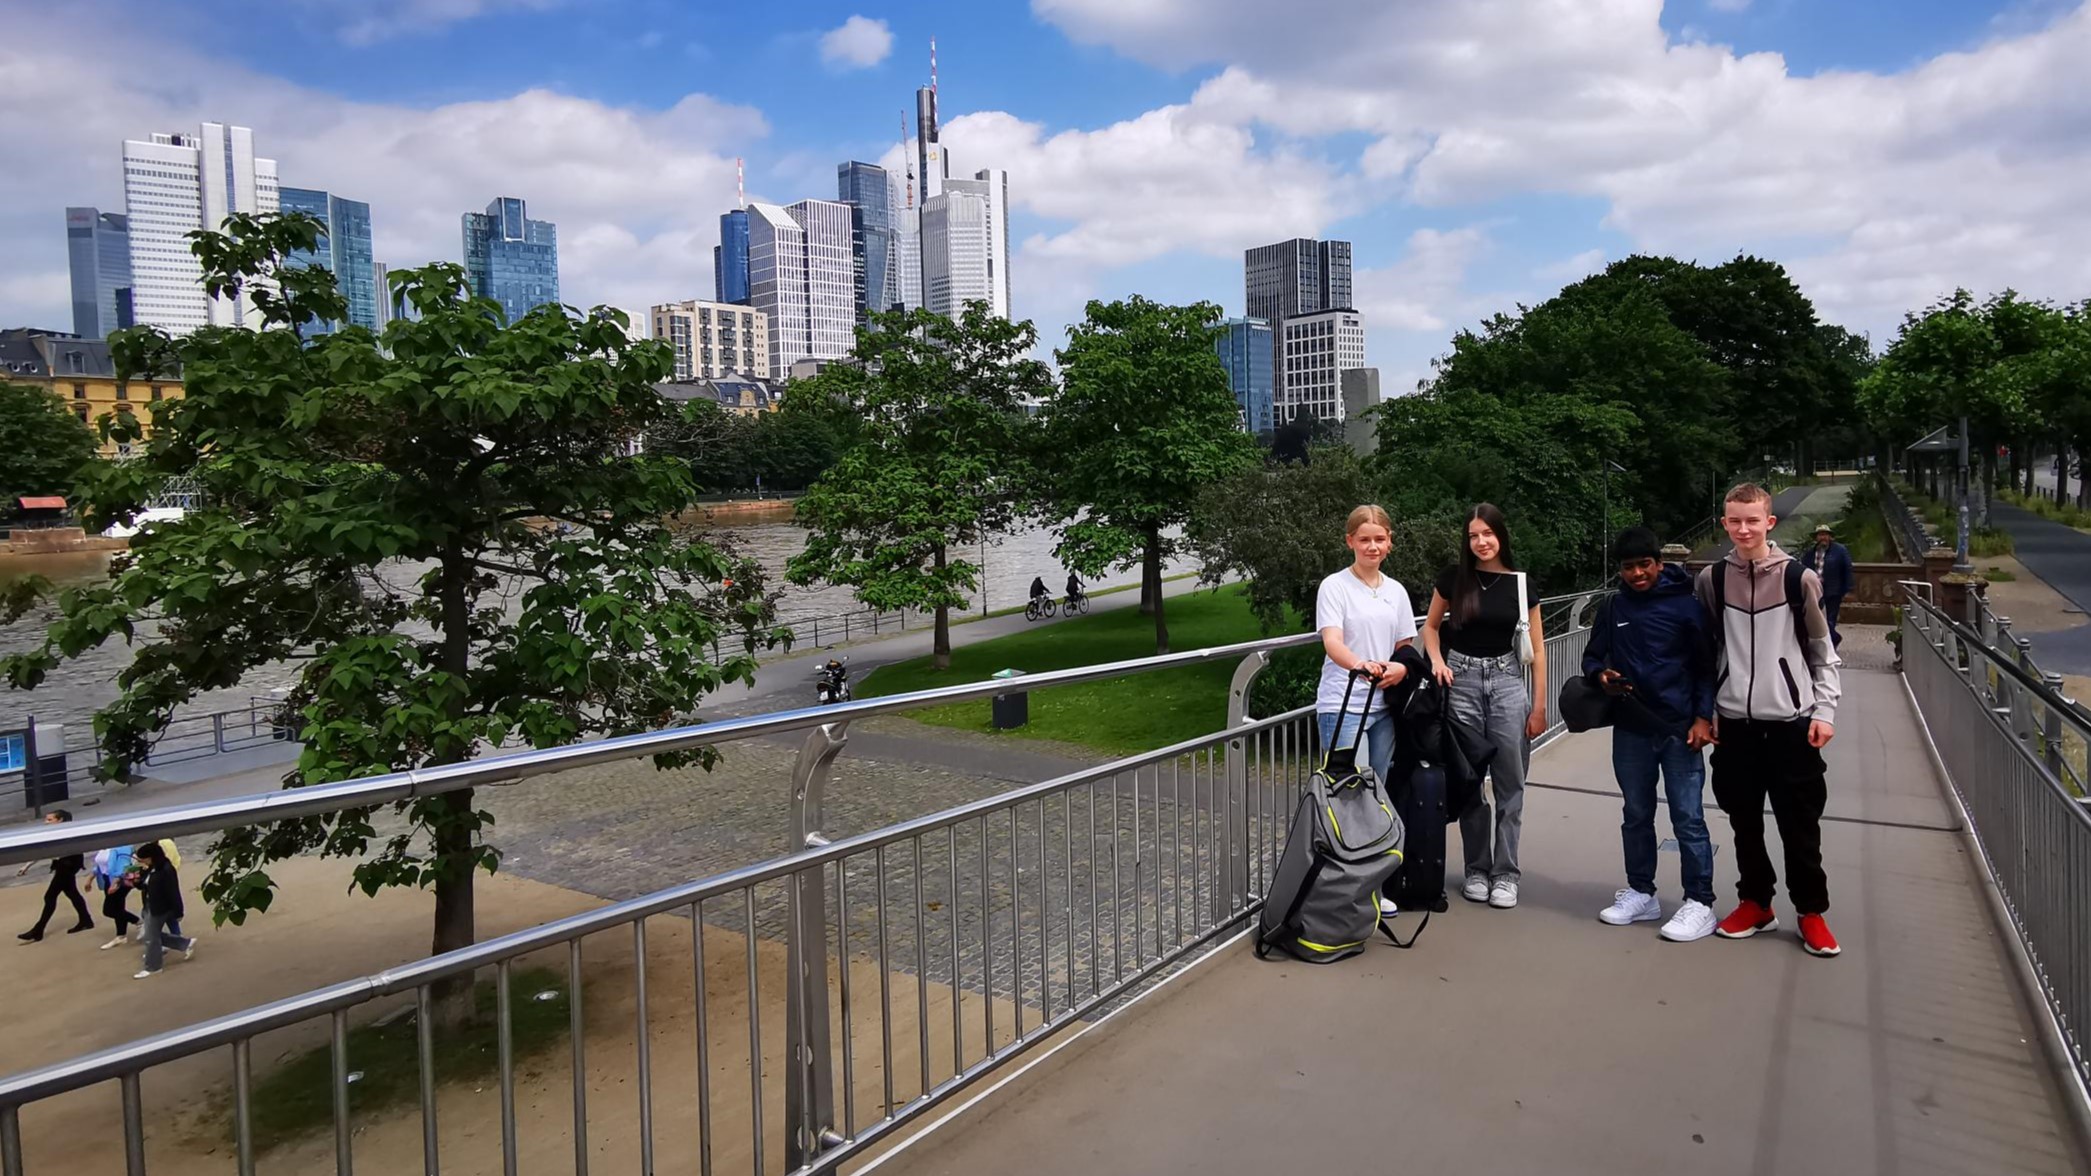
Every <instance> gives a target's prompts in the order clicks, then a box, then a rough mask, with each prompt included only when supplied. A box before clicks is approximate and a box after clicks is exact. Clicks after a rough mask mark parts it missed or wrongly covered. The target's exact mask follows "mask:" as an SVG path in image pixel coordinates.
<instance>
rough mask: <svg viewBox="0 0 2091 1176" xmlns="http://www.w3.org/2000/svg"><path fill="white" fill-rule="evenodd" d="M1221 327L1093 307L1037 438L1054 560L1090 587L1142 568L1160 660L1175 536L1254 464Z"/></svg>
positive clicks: (1062, 355) (1208, 317)
mask: <svg viewBox="0 0 2091 1176" xmlns="http://www.w3.org/2000/svg"><path fill="white" fill-rule="evenodd" d="M1219 320H1220V308H1219V307H1217V306H1214V305H1212V304H1211V303H1209V302H1200V303H1197V304H1195V305H1191V306H1166V305H1162V304H1160V303H1156V302H1150V301H1148V300H1147V299H1145V298H1141V297H1139V296H1137V295H1136V296H1134V297H1133V298H1131V299H1129V300H1127V301H1123V302H1109V303H1106V302H1091V303H1090V304H1089V306H1088V309H1087V313H1086V315H1085V317H1084V320H1083V321H1082V322H1080V323H1078V324H1076V325H1075V326H1074V327H1073V328H1072V329H1070V330H1069V332H1068V341H1067V346H1066V347H1065V348H1063V349H1061V350H1060V351H1059V352H1058V353H1057V355H1058V359H1059V361H1060V373H1061V385H1062V386H1061V388H1060V391H1059V393H1058V394H1057V395H1056V396H1054V397H1053V399H1052V400H1051V401H1050V402H1049V403H1048V404H1047V405H1046V408H1045V413H1044V429H1043V431H1042V432H1041V434H1040V441H1041V443H1042V445H1043V450H1042V452H1043V453H1044V454H1045V455H1046V456H1045V457H1044V458H1042V460H1041V465H1042V466H1043V467H1044V478H1043V483H1042V485H1043V488H1044V490H1045V507H1046V511H1047V515H1048V517H1049V518H1051V519H1052V520H1053V521H1054V522H1055V523H1056V525H1057V526H1058V527H1059V530H1060V544H1059V547H1058V548H1057V552H1056V553H1057V554H1058V555H1059V557H1060V559H1061V560H1062V561H1063V562H1065V563H1067V564H1068V565H1069V566H1071V567H1073V568H1075V569H1076V570H1077V571H1080V572H1082V573H1083V574H1085V575H1089V576H1095V575H1098V574H1100V573H1101V572H1102V571H1103V570H1104V569H1105V568H1107V567H1110V566H1113V565H1116V566H1120V567H1131V566H1134V565H1136V564H1137V565H1138V566H1139V567H1140V568H1141V569H1142V572H1141V583H1142V585H1143V586H1144V587H1143V593H1144V594H1145V595H1146V597H1147V599H1148V600H1150V601H1151V602H1152V603H1153V606H1154V645H1155V651H1156V652H1158V653H1167V652H1168V651H1169V621H1168V616H1167V612H1166V610H1165V609H1164V607H1163V602H1162V590H1161V589H1162V564H1163V563H1164V562H1165V561H1166V560H1168V559H1169V558H1170V557H1171V556H1172V555H1174V554H1175V553H1176V552H1177V550H1178V549H1179V548H1180V546H1181V542H1182V541H1181V540H1180V539H1178V538H1176V537H1174V536H1171V535H1169V534H1168V532H1169V531H1170V530H1171V529H1172V528H1175V527H1178V526H1180V525H1182V524H1183V523H1184V522H1185V521H1186V520H1187V519H1188V518H1189V515H1190V508H1191V503H1192V501H1193V500H1194V499H1196V497H1197V495H1198V492H1199V491H1200V490H1202V489H1203V488H1204V487H1206V486H1208V485H1210V484H1212V483H1213V482H1215V481H1218V480H1219V479H1221V478H1224V477H1227V476H1228V475H1230V474H1233V473H1237V472H1239V471H1241V470H1244V469H1248V468H1251V467H1252V466H1254V465H1255V464H1256V457H1257V446H1256V442H1255V440H1254V439H1252V438H1251V437H1250V436H1249V435H1248V434H1246V433H1244V432H1242V430H1241V414H1240V409H1239V407H1238V406H1237V405H1236V403H1235V399H1234V393H1233V392H1231V391H1230V390H1229V389H1228V387H1227V373H1226V370H1225V369H1224V368H1222V367H1221V366H1220V358H1219V353H1218V352H1217V351H1215V350H1214V348H1213V340H1214V338H1215V335H1216V332H1217V324H1218V323H1219Z"/></svg>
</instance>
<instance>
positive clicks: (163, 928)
mask: <svg viewBox="0 0 2091 1176" xmlns="http://www.w3.org/2000/svg"><path fill="white" fill-rule="evenodd" d="M133 857H134V859H135V860H136V862H137V864H138V865H139V866H140V867H141V868H142V870H143V873H142V875H141V877H140V878H139V882H138V887H139V889H140V890H141V891H143V892H144V895H145V902H144V906H145V967H144V968H143V969H142V970H141V971H140V972H139V973H138V974H137V975H135V976H133V977H132V979H134V980H145V979H149V978H151V977H153V976H157V975H159V972H160V964H161V961H162V959H163V957H164V953H165V952H166V951H167V950H169V949H171V950H174V951H178V952H180V953H182V958H183V959H185V960H187V959H194V958H196V941H195V940H194V939H192V938H190V937H188V936H185V935H182V934H181V933H180V932H179V930H178V928H179V927H180V925H181V923H180V920H181V917H182V914H183V910H182V890H181V877H180V875H179V874H178V873H176V871H175V867H174V863H173V862H172V861H170V860H168V856H167V850H166V847H164V846H162V845H161V844H160V843H159V842H157V841H148V842H146V843H145V844H143V845H141V846H139V847H138V848H137V849H136V850H135V851H133Z"/></svg>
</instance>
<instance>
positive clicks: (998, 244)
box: [923, 168, 1010, 318]
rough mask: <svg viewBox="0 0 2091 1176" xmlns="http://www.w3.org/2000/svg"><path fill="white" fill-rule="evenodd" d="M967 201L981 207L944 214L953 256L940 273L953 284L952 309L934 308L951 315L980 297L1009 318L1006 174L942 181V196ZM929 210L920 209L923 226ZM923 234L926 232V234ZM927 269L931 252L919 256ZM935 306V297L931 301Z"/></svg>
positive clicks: (997, 171) (987, 173) (925, 280)
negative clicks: (922, 258) (962, 198)
mask: <svg viewBox="0 0 2091 1176" xmlns="http://www.w3.org/2000/svg"><path fill="white" fill-rule="evenodd" d="M954 197H968V198H971V199H972V200H973V201H975V202H976V203H977V204H978V205H979V208H978V210H977V212H976V211H973V210H968V211H966V212H964V213H958V214H953V213H950V212H947V213H946V214H945V217H946V223H945V226H944V233H945V242H946V245H947V247H948V248H949V249H950V250H951V253H950V255H949V256H948V257H946V258H945V259H944V260H943V261H942V263H941V266H942V269H943V271H944V272H945V274H946V275H947V276H948V277H949V280H950V282H951V292H950V295H949V297H950V300H951V301H950V307H949V309H945V308H943V307H936V308H935V309H936V310H937V313H938V314H952V315H955V314H957V313H958V312H959V311H961V310H963V309H964V307H965V304H966V303H967V302H970V301H973V300H975V299H978V300H979V301H982V302H985V303H987V306H988V309H989V310H991V311H993V312H994V313H995V314H996V315H999V316H1000V317H1002V318H1008V317H1010V315H1009V305H1010V303H1009V173H1008V172H1005V171H1002V170H1000V169H998V168H990V169H986V170H983V171H978V172H975V173H973V178H972V179H970V180H946V181H944V196H943V198H944V199H946V200H949V199H951V198H954ZM928 217H929V210H928V209H927V208H926V207H925V208H924V209H923V218H924V223H925V224H926V223H927V221H928ZM924 233H925V235H926V234H927V229H925V230H924ZM923 256H924V258H925V266H927V265H928V264H930V262H929V260H928V259H929V256H930V255H929V254H928V253H927V252H925V253H924V254H923ZM923 286H924V291H923V292H924V295H925V296H927V295H928V293H929V290H928V287H929V280H928V270H927V269H926V268H925V270H924V278H923ZM931 301H932V302H934V299H931Z"/></svg>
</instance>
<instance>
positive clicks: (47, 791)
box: [0, 698, 304, 812]
mask: <svg viewBox="0 0 2091 1176" xmlns="http://www.w3.org/2000/svg"><path fill="white" fill-rule="evenodd" d="M283 708H284V704H283V703H282V701H281V700H277V699H267V698H256V699H254V700H252V701H250V702H249V703H248V704H247V705H246V706H242V707H233V708H230V709H227V710H218V711H206V712H203V713H201V714H189V715H178V716H176V717H175V718H174V719H173V720H171V721H170V722H169V723H168V724H167V726H166V727H164V728H162V729H161V730H160V731H159V733H158V734H156V735H154V736H153V740H152V750H151V752H150V754H148V755H147V756H146V757H145V758H144V759H143V760H140V761H138V763H137V764H136V765H134V767H135V769H136V770H137V771H139V772H141V773H147V772H149V771H150V770H151V769H152V768H153V767H154V766H156V765H157V766H165V765H169V764H179V763H188V762H190V761H193V760H198V759H204V758H206V757H209V756H214V755H224V754H226V753H228V752H234V751H247V750H250V749H252V748H256V747H266V746H268V745H269V744H272V743H281V742H285V741H287V740H291V739H295V738H296V737H297V727H296V726H295V725H292V724H301V723H303V721H304V720H303V719H302V718H301V717H299V716H296V715H291V716H287V717H286V716H285V715H284V713H283ZM45 725H48V724H45ZM68 727H69V729H70V725H68ZM60 750H62V751H63V753H64V755H65V771H64V773H63V774H60V773H56V772H52V773H41V772H40V773H39V774H38V775H37V777H36V779H35V781H34V782H33V784H34V786H33V787H32V781H31V779H30V775H29V773H28V772H26V771H23V772H14V773H9V774H8V775H7V776H5V777H0V812H4V811H5V810H6V809H7V808H10V807H13V806H15V805H20V806H21V807H25V808H33V809H36V810H38V811H41V810H42V809H43V808H44V807H47V806H49V805H51V804H59V803H63V802H62V801H58V800H55V799H53V800H46V799H44V798H45V797H50V796H54V795H55V793H56V792H57V791H58V789H59V787H61V786H62V787H63V788H64V790H65V791H66V792H67V793H68V794H69V798H72V797H78V796H80V795H81V794H82V793H84V792H87V791H92V790H101V789H102V788H103V787H104V786H105V783H106V782H105V781H102V780H99V779H97V778H96V775H95V773H96V772H97V771H98V770H99V769H100V768H101V766H102V760H103V758H104V756H103V752H102V746H101V744H99V743H96V742H93V741H91V740H90V741H89V742H87V743H85V744H71V743H70V742H69V743H68V746H66V747H65V748H63V749H60ZM57 754H58V752H57V751H54V750H53V749H51V748H45V747H39V748H38V749H37V755H38V758H39V759H43V758H47V757H55V756H56V755H57Z"/></svg>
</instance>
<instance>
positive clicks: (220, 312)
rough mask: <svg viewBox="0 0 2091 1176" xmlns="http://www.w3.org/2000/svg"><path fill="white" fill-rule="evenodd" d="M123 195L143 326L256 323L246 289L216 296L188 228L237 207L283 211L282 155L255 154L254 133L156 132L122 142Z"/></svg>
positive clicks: (215, 127)
mask: <svg viewBox="0 0 2091 1176" xmlns="http://www.w3.org/2000/svg"><path fill="white" fill-rule="evenodd" d="M123 200H124V212H125V217H126V220H127V221H128V222H129V226H130V238H131V304H132V311H133V316H134V318H135V319H136V320H137V324H138V325H139V326H151V327H159V328H160V329H162V330H164V331H167V332H168V333H170V334H176V335H181V334H187V333H188V332H190V331H193V330H195V329H196V328H198V327H204V326H238V325H240V324H242V323H247V324H249V325H251V324H252V314H253V304H252V303H251V302H250V301H249V300H248V299H247V298H245V297H244V296H241V297H237V298H234V297H219V298H211V297H208V296H206V295H205V294H204V292H203V266H202V264H201V263H200V262H198V261H197V260H196V256H195V255H194V254H192V253H190V252H189V238H188V235H189V234H190V233H193V232H196V231H197V230H199V229H217V228H219V227H220V226H222V225H223V224H224V223H225V218H226V217H228V216H231V215H233V214H234V213H249V214H256V213H270V212H275V211H277V190H276V161H275V160H273V159H263V158H261V157H259V156H257V155H255V154H254V132H253V131H251V130H248V129H247V128H246V127H228V126H226V125H225V124H224V123H204V124H203V125H202V126H201V127H199V128H198V129H197V133H196V134H194V135H187V134H155V135H153V136H152V137H151V138H150V139H147V140H138V139H126V140H125V141H124V144H123Z"/></svg>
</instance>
